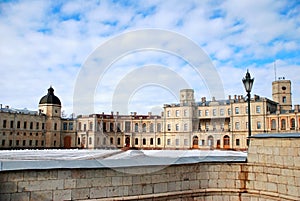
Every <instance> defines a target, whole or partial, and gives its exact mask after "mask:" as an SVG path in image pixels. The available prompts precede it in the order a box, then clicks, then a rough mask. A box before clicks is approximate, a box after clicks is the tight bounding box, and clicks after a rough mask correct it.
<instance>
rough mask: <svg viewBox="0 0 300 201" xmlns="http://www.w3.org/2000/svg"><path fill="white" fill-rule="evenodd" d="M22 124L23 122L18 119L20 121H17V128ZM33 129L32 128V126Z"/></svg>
mask: <svg viewBox="0 0 300 201" xmlns="http://www.w3.org/2000/svg"><path fill="white" fill-rule="evenodd" d="M20 124H21V122H20V121H18V122H17V128H20ZM31 129H32V128H31Z"/></svg>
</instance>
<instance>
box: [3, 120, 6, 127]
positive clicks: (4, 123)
mask: <svg viewBox="0 0 300 201" xmlns="http://www.w3.org/2000/svg"><path fill="white" fill-rule="evenodd" d="M3 128H6V120H3Z"/></svg>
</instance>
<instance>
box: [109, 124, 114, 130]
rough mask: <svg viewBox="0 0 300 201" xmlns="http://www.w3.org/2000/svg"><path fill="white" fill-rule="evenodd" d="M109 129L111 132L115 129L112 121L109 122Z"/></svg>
mask: <svg viewBox="0 0 300 201" xmlns="http://www.w3.org/2000/svg"><path fill="white" fill-rule="evenodd" d="M109 131H110V132H112V131H114V123H112V122H110V123H109Z"/></svg>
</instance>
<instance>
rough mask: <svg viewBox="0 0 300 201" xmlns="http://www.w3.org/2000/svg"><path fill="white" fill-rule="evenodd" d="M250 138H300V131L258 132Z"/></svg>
mask: <svg viewBox="0 0 300 201" xmlns="http://www.w3.org/2000/svg"><path fill="white" fill-rule="evenodd" d="M249 138H300V133H272V134H265V133H263V134H256V135H253V136H251V137H249Z"/></svg>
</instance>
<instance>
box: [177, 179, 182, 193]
mask: <svg viewBox="0 0 300 201" xmlns="http://www.w3.org/2000/svg"><path fill="white" fill-rule="evenodd" d="M175 188H176V191H181V190H182V189H183V188H182V182H181V181H176V182H175Z"/></svg>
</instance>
